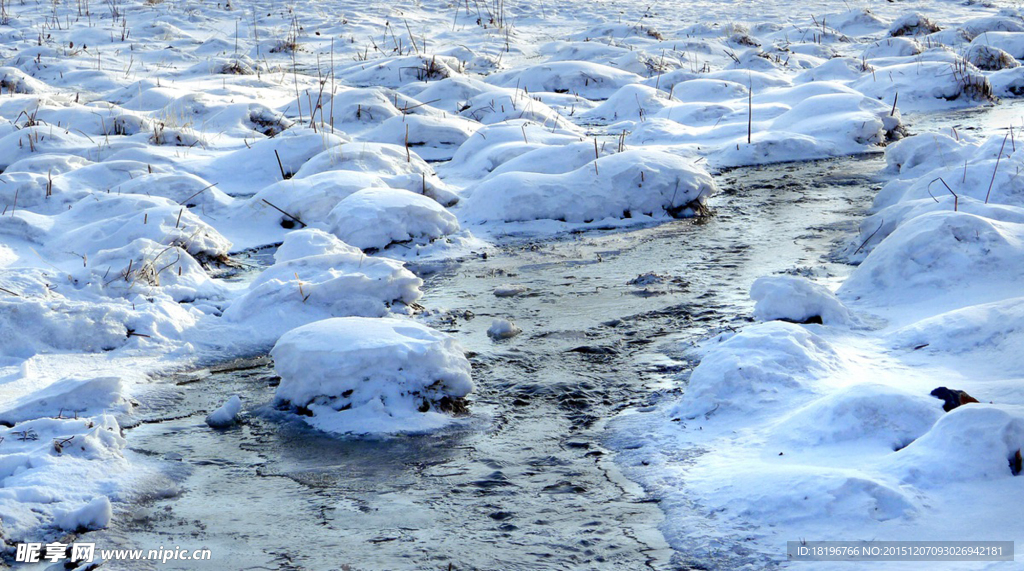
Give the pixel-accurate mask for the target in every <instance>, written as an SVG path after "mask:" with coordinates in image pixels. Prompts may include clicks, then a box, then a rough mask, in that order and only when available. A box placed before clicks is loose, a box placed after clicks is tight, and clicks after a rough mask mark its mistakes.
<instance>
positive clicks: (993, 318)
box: [888, 297, 1024, 370]
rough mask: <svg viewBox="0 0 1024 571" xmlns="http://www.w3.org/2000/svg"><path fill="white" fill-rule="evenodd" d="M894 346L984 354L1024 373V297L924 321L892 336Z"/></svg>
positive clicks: (981, 356) (890, 336)
mask: <svg viewBox="0 0 1024 571" xmlns="http://www.w3.org/2000/svg"><path fill="white" fill-rule="evenodd" d="M888 339H889V342H890V344H891V345H892V346H893V347H897V348H901V349H909V350H923V351H925V352H927V353H947V354H953V355H957V354H970V355H972V358H975V359H978V360H979V361H982V362H986V361H988V360H989V359H987V358H985V357H984V355H991V358H992V359H996V362H998V363H1000V365H1002V366H1004V367H1006V368H1007V369H1008V370H1014V369H1016V370H1024V298H1020V297H1018V298H1011V299H1007V300H1002V301H997V302H993V303H985V304H980V305H972V306H969V307H964V308H961V309H957V310H954V311H950V312H946V313H941V314H939V315H936V316H933V317H929V318H927V319H923V320H921V321H918V322H916V323H913V324H911V325H908V326H906V327H903V328H900V329H898V330H896V331H894V332H892V333H890V334H889V336H888Z"/></svg>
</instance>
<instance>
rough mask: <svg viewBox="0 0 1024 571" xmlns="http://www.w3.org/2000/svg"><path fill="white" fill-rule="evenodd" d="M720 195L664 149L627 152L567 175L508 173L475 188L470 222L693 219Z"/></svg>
mask: <svg viewBox="0 0 1024 571" xmlns="http://www.w3.org/2000/svg"><path fill="white" fill-rule="evenodd" d="M715 191H716V186H715V183H714V181H713V180H712V179H711V176H710V175H708V173H707V172H706V171H705V170H704V169H702V168H701V167H699V166H697V165H695V164H694V163H693V162H692V161H688V160H686V159H682V158H680V157H677V156H675V155H671V154H668V153H665V152H661V151H644V152H640V151H625V152H623V153H619V154H616V155H611V156H607V157H601V158H600V159H597V160H596V161H591V163H590V164H588V165H586V166H583V167H581V168H579V169H576V170H574V171H571V172H568V173H564V174H535V173H522V172H509V173H504V174H500V175H496V176H494V177H492V178H489V179H487V180H485V181H483V182H481V183H480V184H478V185H476V186H475V187H473V188H472V189H470V190H469V191H468V192H470V193H471V194H469V197H468V198H466V199H464V202H465V207H464V209H463V210H462V214H463V216H464V217H465V219H466V220H469V221H473V222H486V221H506V222H513V221H524V220H537V219H556V220H564V221H566V222H591V221H595V220H602V219H605V218H630V217H633V216H639V215H647V216H652V217H659V218H664V217H668V216H674V217H684V216H692V215H694V214H696V213H697V212H698V211H700V210H702V209H703V205H704V202H705V201H706V199H707V197H708V196H710V195H711V194H713V193H714V192H715Z"/></svg>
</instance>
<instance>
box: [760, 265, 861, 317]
mask: <svg viewBox="0 0 1024 571" xmlns="http://www.w3.org/2000/svg"><path fill="white" fill-rule="evenodd" d="M750 298H751V299H753V300H754V301H756V302H757V303H756V304H755V305H754V317H755V318H756V319H757V320H759V321H771V320H774V319H781V320H783V321H792V322H794V323H808V322H811V321H820V322H821V323H823V324H825V325H848V324H850V322H851V316H850V311H849V310H848V309H847V308H846V306H844V305H843V303H842V302H841V301H839V300H838V299H836V296H835V294H833V293H832V292H831V291H830V290H829V289H828V288H826V287H825V286H822V285H819V284H816V283H814V282H812V281H810V280H808V279H807V278H802V277H795V276H769V277H762V278H758V279H757V280H755V281H754V285H752V286H751V287H750Z"/></svg>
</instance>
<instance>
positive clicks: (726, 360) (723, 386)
mask: <svg viewBox="0 0 1024 571" xmlns="http://www.w3.org/2000/svg"><path fill="white" fill-rule="evenodd" d="M838 362H839V357H838V355H836V353H835V351H833V349H832V347H831V346H830V345H829V344H828V342H826V341H825V340H824V339H822V338H821V337H818V336H817V335H815V334H813V333H810V332H809V331H807V330H806V329H804V328H803V327H801V326H799V325H792V324H789V323H785V322H780V321H772V322H768V323H761V324H758V325H753V326H750V327H747V328H745V329H743V330H742V331H740V332H739V333H737V334H736V335H734V336H733V337H730V338H729V339H727V340H726V341H724V342H723V343H721V344H720V345H717V346H715V347H713V348H712V349H711V350H710V351H709V352H708V353H707V354H706V355H705V356H704V358H703V359H702V360H701V362H700V365H698V366H697V368H696V369H694V371H693V374H692V375H691V376H690V382H689V385H688V386H687V389H686V392H685V393H684V394H683V398H682V399H681V400H680V401H679V403H678V404H677V405H676V406H675V407H674V408H673V410H672V411H671V412H670V414H671V415H672V416H673V417H678V418H685V419H693V418H697V417H700V416H705V417H708V418H710V417H711V416H712V415H726V414H728V415H745V416H747V417H752V416H761V415H763V414H765V413H767V412H768V410H767V409H770V408H773V407H779V406H792V405H793V404H794V403H795V402H799V401H800V400H805V399H806V398H808V396H809V395H811V394H813V393H814V392H815V388H814V380H815V379H816V378H818V377H820V376H822V375H825V374H827V373H828V372H830V371H832V370H834V369H835V368H836V366H837V365H838Z"/></svg>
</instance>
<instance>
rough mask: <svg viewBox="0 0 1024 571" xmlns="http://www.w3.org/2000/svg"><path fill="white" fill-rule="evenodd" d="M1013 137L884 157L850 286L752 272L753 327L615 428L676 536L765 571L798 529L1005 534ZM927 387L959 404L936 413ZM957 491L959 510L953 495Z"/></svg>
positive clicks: (938, 402) (801, 532)
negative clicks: (885, 178)
mask: <svg viewBox="0 0 1024 571" xmlns="http://www.w3.org/2000/svg"><path fill="white" fill-rule="evenodd" d="M901 101H902V92H901ZM958 128H959V127H958ZM1008 139H1009V135H1008V134H1007V135H1006V138H1005V139H1004V136H1003V135H1001V134H1000V135H998V136H993V137H989V138H981V139H979V138H977V137H973V136H969V135H965V136H960V135H959V134H958V133H956V131H955V130H954V131H953V132H950V133H949V134H948V135H947V134H940V133H922V134H919V135H915V136H912V137H909V138H906V139H904V140H902V141H900V142H898V143H896V144H894V145H891V146H890V147H888V148H887V149H886V159H887V164H888V169H887V171H888V173H889V175H890V176H891V177H892V178H891V180H889V182H888V183H887V184H885V186H884V187H883V188H882V189H881V191H880V192H879V194H878V196H877V198H876V200H875V202H874V210H875V211H874V213H873V214H872V215H870V216H868V217H866V218H865V219H864V221H863V223H862V225H861V228H860V231H859V232H858V233H856V234H854V235H852V236H850V239H849V241H848V243H847V244H846V245H845V248H844V249H842V255H844V256H846V257H847V258H848V259H849V260H851V261H854V262H857V263H858V265H857V266H856V267H855V268H853V270H852V271H851V273H850V275H849V276H848V277H846V278H845V279H840V280H838V281H837V280H831V283H829V284H828V286H826V285H825V284H823V283H818V282H817V281H811V280H809V279H807V278H803V277H793V276H788V275H787V276H770V277H762V278H758V279H757V280H756V281H754V283H753V285H752V287H751V290H750V293H751V298H752V299H753V300H754V301H755V304H754V309H753V315H754V317H755V318H756V319H758V320H759V321H763V323H757V324H754V325H749V326H747V327H744V328H742V329H741V330H739V331H738V332H736V333H725V334H722V335H720V336H718V337H715V338H712V339H710V340H708V341H706V342H704V343H703V344H702V345H701V346H700V348H699V349H698V355H697V356H698V357H699V358H700V363H699V365H698V366H697V367H696V368H695V369H694V370H693V372H692V373H691V374H690V375H689V378H688V379H685V377H684V378H683V379H681V381H685V383H683V384H682V386H683V387H684V389H683V394H682V396H681V397H676V398H668V399H665V401H663V402H662V403H660V404H659V405H657V406H655V407H650V408H646V409H641V410H634V411H630V412H629V413H626V414H623V415H621V416H620V417H619V418H617V419H616V420H614V421H613V430H612V436H611V442H612V444H613V445H615V446H616V447H617V448H618V449H619V451H620V452H619V462H620V465H622V466H623V467H624V469H625V471H626V474H627V475H628V476H630V477H633V478H636V479H638V480H639V481H640V483H641V484H642V485H643V486H644V487H645V488H646V489H647V490H648V492H649V493H651V494H653V495H654V496H655V497H657V498H659V500H660V501H661V502H662V505H663V506H665V510H666V512H667V515H668V520H667V523H666V524H665V525H663V527H662V529H663V531H664V532H665V534H666V537H667V539H668V540H669V542H670V543H671V544H672V545H674V546H676V547H677V549H682V550H684V551H689V552H692V553H702V554H706V556H707V557H712V558H713V557H714V554H715V553H720V551H719V550H720V549H723V548H727V547H728V546H733V545H738V544H740V542H742V544H743V545H745V546H746V547H745V548H744V549H741V550H735V551H733V552H732V553H731V554H729V555H728V556H727V557H726V560H727V561H729V563H728V564H727V565H726V568H762V567H763V566H765V565H772V564H774V562H778V561H780V559H779V556H778V555H777V547H776V546H777V545H780V544H781V543H782V542H784V541H791V540H792V538H794V537H795V538H801V537H814V538H828V539H836V540H838V539H842V540H851V539H864V540H869V539H878V538H880V537H885V538H887V539H892V540H920V539H922V538H925V537H927V538H935V539H939V538H944V537H948V536H950V535H951V534H952V535H956V536H957V537H965V538H970V539H985V538H990V537H992V538H994V537H1004V536H1005V537H1009V536H1013V535H1014V533H1015V532H1014V531H1013V530H1016V529H1017V527H1018V526H1017V524H1016V523H1014V517H1015V516H1013V515H1012V513H1011V512H1012V510H1008V509H1007V508H1006V506H1005V498H1006V497H1007V494H1008V493H1010V492H1009V490H1010V489H1012V488H1013V487H1015V485H1016V481H1015V480H1014V478H1015V476H1016V475H1017V474H1018V471H1017V468H1016V466H1017V459H1016V458H1017V454H1018V451H1019V450H1020V449H1021V447H1022V445H1024V432H1022V431H1024V428H1022V427H1024V417H1022V412H1021V411H1022V408H1021V407H1022V406H1024V391H1022V390H1020V388H1019V387H1020V371H1021V370H1024V368H1022V367H1024V363H1022V362H1021V359H1020V358H1019V357H1018V356H1017V355H1019V354H1020V353H1021V348H1022V347H1021V340H1020V338H1021V336H1020V334H1019V333H1020V331H1021V330H1024V314H1022V312H1021V306H1022V304H1021V298H1020V297H1019V288H1018V287H1017V286H1016V284H1017V283H1019V281H1020V279H1021V277H1022V276H1021V275H1020V271H1019V270H1020V264H1019V263H1018V262H1019V260H1020V259H1021V258H1022V256H1024V253H1022V252H1021V251H1020V248H1021V246H1022V244H1024V235H1022V230H1021V228H1022V226H1021V224H1022V223H1024V218H1022V214H1024V210H1022V208H1021V203H1020V198H1019V197H1020V196H1021V194H1020V192H1019V189H1018V184H1019V181H1017V176H1016V174H1015V173H1016V171H1015V166H1014V167H1006V169H1005V171H1004V170H1003V168H1004V167H1003V166H1001V165H1007V164H1008V162H1009V161H1013V158H1012V157H1013V156H1014V155H1015V149H1014V144H1013V143H1012V142H1004V141H1008ZM954 165H955V166H954ZM947 185H948V186H949V189H946V186H947ZM940 189H941V190H940ZM929 191H930V192H929ZM810 275H814V274H810ZM836 285H838V287H836ZM833 292H834V293H833ZM815 317H820V322H821V323H820V324H815V323H814V322H817V320H813V322H812V323H807V322H808V321H812V320H811V318H815ZM779 320H781V321H779ZM791 322H795V323H791ZM937 387H947V388H952V389H955V390H958V391H964V392H965V393H966V394H967V395H969V396H970V397H971V398H970V399H960V400H959V402H960V403H966V404H961V405H960V406H958V407H956V408H953V409H951V410H950V412H944V409H943V405H944V404H945V403H944V401H943V400H942V399H941V398H936V397H935V396H932V392H933V391H934V390H935V389H936V388H937ZM979 401H980V402H979ZM967 494H969V495H970V497H972V498H973V500H972V502H970V503H971V504H972V505H971V506H970V507H969V508H965V507H963V506H962V505H961V504H960V503H959V502H950V501H949V498H952V497H963V496H964V495H967ZM709 522H710V523H709ZM965 526H969V527H970V529H966V528H965ZM695 529H697V530H699V531H697V532H694V530H695ZM808 565H810V566H811V567H812V568H821V569H826V568H829V567H828V566H827V565H825V564H822V565H821V566H815V565H814V564H808ZM910 565H911V564H909V563H908V564H906V565H903V564H900V563H895V562H894V563H892V564H891V565H889V566H888V567H890V568H894V569H903V568H907V569H909V568H911V567H910ZM939 565H940V567H941V568H949V569H954V568H960V567H957V566H956V565H955V564H952V563H947V564H939ZM972 568H973V567H972ZM987 568H994V569H1002V568H1008V569H1009V568H1015V567H1014V566H1013V564H1007V565H1004V564H992V565H991V567H987Z"/></svg>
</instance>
